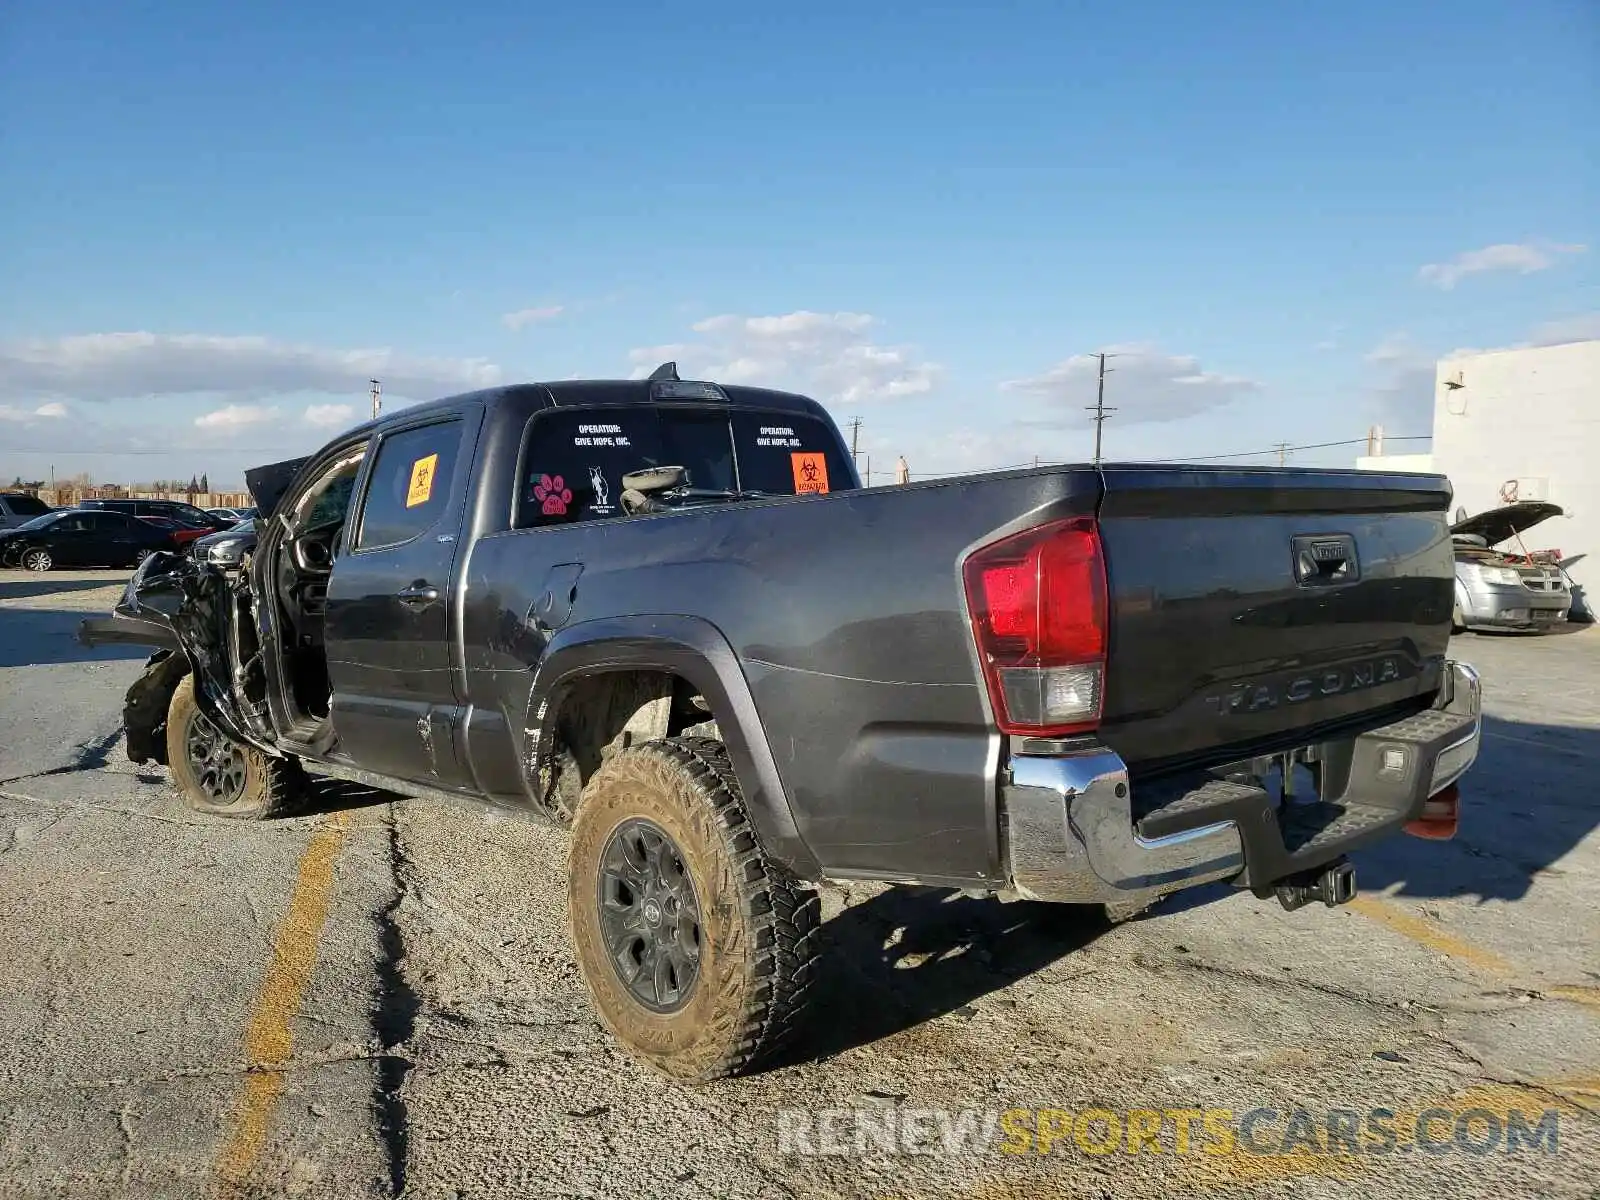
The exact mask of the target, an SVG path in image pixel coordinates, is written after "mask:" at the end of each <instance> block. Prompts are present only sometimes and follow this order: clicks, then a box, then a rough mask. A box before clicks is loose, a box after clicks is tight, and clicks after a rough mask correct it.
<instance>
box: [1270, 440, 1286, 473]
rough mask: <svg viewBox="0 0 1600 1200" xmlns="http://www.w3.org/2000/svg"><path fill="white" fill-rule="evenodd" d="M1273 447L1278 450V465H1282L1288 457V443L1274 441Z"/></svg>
mask: <svg viewBox="0 0 1600 1200" xmlns="http://www.w3.org/2000/svg"><path fill="white" fill-rule="evenodd" d="M1273 449H1275V450H1276V451H1277V452H1278V465H1279V466H1280V467H1281V466H1283V465H1284V464H1285V463H1286V462H1287V461H1288V458H1289V443H1288V442H1276V443H1274V444H1273Z"/></svg>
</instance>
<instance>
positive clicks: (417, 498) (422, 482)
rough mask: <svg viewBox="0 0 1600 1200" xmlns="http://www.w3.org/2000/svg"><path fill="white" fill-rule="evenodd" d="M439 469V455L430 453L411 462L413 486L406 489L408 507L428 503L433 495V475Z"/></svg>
mask: <svg viewBox="0 0 1600 1200" xmlns="http://www.w3.org/2000/svg"><path fill="white" fill-rule="evenodd" d="M438 469H439V456H438V455H437V454H430V455H428V457H427V458H419V459H417V461H416V462H414V463H412V464H411V486H410V487H408V488H407V489H406V507H407V508H415V507H416V506H417V505H419V504H426V503H427V502H428V499H429V498H430V497H431V496H432V495H433V475H434V472H435V471H437V470H438Z"/></svg>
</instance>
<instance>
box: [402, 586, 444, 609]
mask: <svg viewBox="0 0 1600 1200" xmlns="http://www.w3.org/2000/svg"><path fill="white" fill-rule="evenodd" d="M396 595H397V596H398V597H399V600H400V603H401V604H404V605H405V606H406V607H407V608H426V607H427V606H428V605H430V604H432V603H433V602H434V601H435V600H437V599H438V598H439V589H438V588H436V587H429V586H428V585H427V584H425V583H413V584H412V585H411V586H410V587H408V588H406V589H405V590H404V591H401V592H397V593H396Z"/></svg>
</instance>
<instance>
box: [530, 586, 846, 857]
mask: <svg viewBox="0 0 1600 1200" xmlns="http://www.w3.org/2000/svg"><path fill="white" fill-rule="evenodd" d="M616 676H623V677H627V678H628V680H629V682H628V683H627V684H626V685H624V688H625V690H626V691H627V692H628V693H630V694H631V696H632V700H624V701H623V702H622V703H621V704H620V705H619V704H618V703H617V698H616V691H615V690H614V689H612V688H609V687H607V688H602V689H600V690H602V691H604V692H606V693H607V699H606V701H605V703H606V704H607V705H608V706H610V712H611V713H612V718H611V720H610V722H609V723H608V724H605V725H602V728H610V726H611V725H616V727H617V728H618V729H621V728H624V727H625V725H637V726H643V727H645V728H648V726H649V725H650V724H651V722H652V720H653V719H654V714H652V715H651V716H649V717H646V718H644V719H643V720H639V721H636V720H635V718H636V717H637V716H638V714H639V712H640V708H639V707H637V706H633V700H638V701H642V702H645V703H648V702H650V701H655V700H660V699H663V698H664V699H666V700H667V701H668V703H669V706H670V704H671V701H672V700H673V698H674V697H675V696H678V695H679V693H678V691H677V684H678V682H679V681H681V683H682V684H683V685H685V686H686V687H687V688H688V689H690V690H691V691H692V693H693V694H694V695H698V696H701V697H703V698H704V700H705V702H706V705H707V707H708V708H709V712H708V713H707V719H708V720H711V721H714V722H715V723H716V727H717V733H718V734H719V736H720V738H721V740H722V742H723V744H724V745H725V746H726V747H727V749H728V757H729V759H730V760H731V762H732V764H733V769H734V772H735V774H736V775H737V777H738V781H739V787H740V790H741V791H742V792H743V793H744V800H745V805H746V807H747V809H748V810H749V813H750V819H751V821H752V822H753V823H754V824H755V827H756V832H757V833H758V835H759V836H760V838H761V842H762V846H763V848H764V849H765V850H766V852H767V854H768V855H770V856H771V857H772V858H774V859H776V860H777V861H778V862H780V863H782V864H783V865H784V866H785V867H786V868H787V869H788V870H789V871H790V872H791V873H793V874H794V875H796V876H798V877H800V878H802V879H811V880H815V879H817V878H819V877H820V874H821V868H820V867H819V865H818V863H817V859H816V856H815V855H814V854H813V853H812V852H811V849H810V847H809V846H807V844H806V842H805V839H804V838H803V837H802V836H801V834H800V830H799V827H798V825H797V824H796V822H795V818H794V811H793V809H792V807H791V806H790V803H789V797H788V794H787V792H786V790H785V789H784V786H783V780H782V777H781V776H780V775H779V773H778V765H777V761H776V760H775V758H774V757H773V754H772V748H771V746H770V745H769V743H768V741H767V735H766V731H765V729H764V728H763V726H762V724H761V718H760V715H759V714H758V713H757V711H756V706H755V698H754V696H753V695H752V694H751V691H750V685H749V683H748V682H747V681H746V679H745V677H744V672H743V670H742V669H741V668H740V665H739V660H738V656H737V655H736V654H735V653H734V651H733V648H732V647H731V646H730V645H729V644H728V641H727V639H726V638H724V637H723V636H722V634H721V632H720V631H719V630H718V629H717V628H716V627H715V626H713V625H712V624H711V623H710V622H708V621H705V620H703V619H701V618H698V617H689V616H649V617H628V618H614V619H602V620H595V621H585V622H581V623H579V624H577V625H572V626H568V627H566V628H564V629H562V630H560V631H559V632H558V633H556V635H555V636H554V637H553V638H551V640H550V643H549V645H548V647H547V648H546V651H545V653H544V655H543V656H542V657H541V658H540V660H539V665H538V667H537V669H536V670H535V672H534V677H533V682H532V685H531V687H530V689H529V695H528V703H527V711H526V715H525V718H524V720H523V723H522V728H521V729H520V730H517V731H516V733H517V740H518V747H517V749H518V760H519V763H520V766H521V769H522V772H523V783H524V786H525V787H526V788H527V790H528V794H529V795H530V796H533V797H535V798H538V797H540V796H541V793H542V789H541V784H540V779H541V777H542V775H543V773H544V772H545V771H547V770H548V769H549V768H550V767H551V765H552V763H553V761H554V758H555V756H556V755H557V754H558V753H559V745H558V744H559V742H560V737H559V736H558V735H559V734H560V732H561V730H562V729H563V723H564V722H570V721H571V719H572V714H573V706H574V704H575V703H576V704H579V705H581V704H583V703H585V702H587V701H589V700H590V699H592V697H593V695H594V692H595V690H596V689H594V688H593V687H592V686H590V684H591V683H592V681H595V680H597V679H601V678H603V677H616ZM611 682H612V681H611V680H609V679H608V680H607V683H608V684H609V683H611ZM616 682H618V683H620V682H621V681H620V680H617V681H616ZM630 707H632V709H633V711H631V712H628V715H627V716H626V717H625V718H624V724H618V723H617V721H616V717H618V716H620V715H621V714H622V713H624V712H627V710H628V709H629V708H630ZM651 732H653V733H654V734H655V735H656V736H663V737H664V736H667V734H668V733H669V732H675V731H669V730H668V729H666V728H660V729H659V731H651Z"/></svg>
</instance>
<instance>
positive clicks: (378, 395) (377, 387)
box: [371, 379, 383, 421]
mask: <svg viewBox="0 0 1600 1200" xmlns="http://www.w3.org/2000/svg"><path fill="white" fill-rule="evenodd" d="M371 383H372V419H373V420H374V421H376V420H377V419H378V410H379V409H381V408H382V407H383V384H381V383H379V382H378V381H377V380H376V379H374V380H372V381H371Z"/></svg>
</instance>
